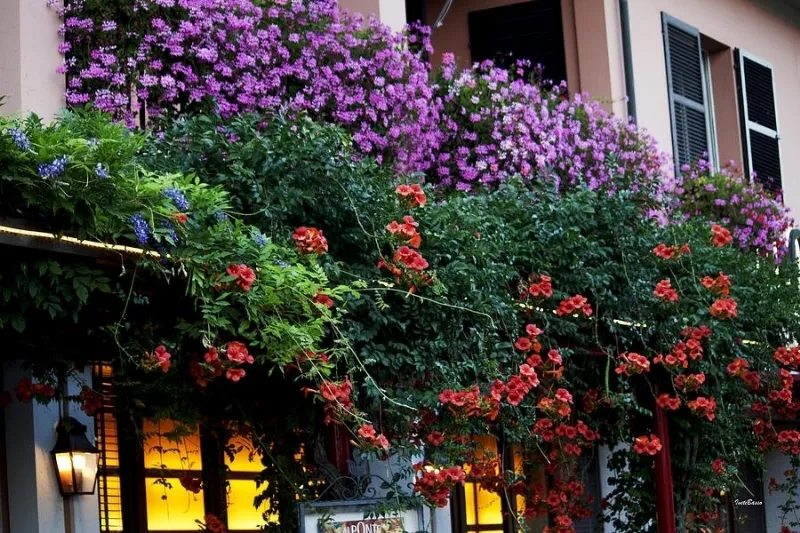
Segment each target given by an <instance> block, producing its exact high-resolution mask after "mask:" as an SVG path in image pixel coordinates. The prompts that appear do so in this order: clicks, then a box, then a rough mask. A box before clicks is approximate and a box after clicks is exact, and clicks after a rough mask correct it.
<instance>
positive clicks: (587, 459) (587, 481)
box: [573, 448, 602, 533]
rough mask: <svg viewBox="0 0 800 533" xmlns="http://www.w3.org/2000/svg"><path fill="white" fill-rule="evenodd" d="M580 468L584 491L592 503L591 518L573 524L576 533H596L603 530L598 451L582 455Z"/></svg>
mask: <svg viewBox="0 0 800 533" xmlns="http://www.w3.org/2000/svg"><path fill="white" fill-rule="evenodd" d="M580 468H581V473H582V475H583V476H582V477H583V483H584V490H585V493H586V495H587V497H590V498H591V499H592V501H591V502H590V503H589V511H591V513H592V514H591V516H589V517H588V518H584V519H583V520H579V521H577V522H575V524H573V527H574V528H575V533H595V532H596V531H600V530H602V523H601V522H600V500H601V497H600V495H601V490H600V463H599V460H598V457H597V449H596V448H595V449H594V450H587V452H586V454H584V455H581V459H580Z"/></svg>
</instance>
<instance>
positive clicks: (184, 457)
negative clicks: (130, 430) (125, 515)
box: [142, 420, 206, 531]
mask: <svg viewBox="0 0 800 533" xmlns="http://www.w3.org/2000/svg"><path fill="white" fill-rule="evenodd" d="M142 429H143V433H144V467H145V472H146V474H145V479H144V482H145V496H146V502H147V529H148V531H197V520H202V519H203V517H204V516H205V514H206V513H205V503H204V501H203V491H202V490H201V491H200V492H199V493H197V494H195V493H193V492H190V491H188V490H186V489H185V488H184V487H183V486H182V485H181V482H180V476H181V475H188V476H190V477H192V478H193V479H200V478H201V477H202V475H203V472H202V470H203V460H202V457H201V453H200V431H199V430H198V429H197V428H186V427H183V426H180V425H178V424H175V423H174V422H172V421H170V420H159V421H153V420H145V421H144V426H143V428H142Z"/></svg>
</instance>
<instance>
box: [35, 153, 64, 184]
mask: <svg viewBox="0 0 800 533" xmlns="http://www.w3.org/2000/svg"><path fill="white" fill-rule="evenodd" d="M66 168H67V156H65V155H62V156H59V157H56V158H55V159H53V161H52V162H50V163H41V164H40V165H39V167H38V168H37V171H38V172H39V175H40V176H41V177H42V178H44V179H48V178H56V177H58V176H60V175H62V174H63V173H64V170H66Z"/></svg>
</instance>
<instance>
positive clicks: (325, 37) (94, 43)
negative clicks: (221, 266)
mask: <svg viewBox="0 0 800 533" xmlns="http://www.w3.org/2000/svg"><path fill="white" fill-rule="evenodd" d="M124 4H125V5H127V6H128V7H124V6H123V7H120V8H119V9H121V10H125V9H128V10H130V11H131V12H130V13H119V14H118V15H119V18H122V17H123V16H124V17H125V20H130V21H131V22H130V23H126V24H125V25H123V24H119V25H118V26H117V27H116V28H114V26H113V24H111V22H113V20H111V19H112V18H114V17H111V16H109V13H108V12H107V11H104V12H103V13H93V12H91V11H90V10H89V8H88V7H86V6H88V5H89V4H88V3H86V4H83V3H81V2H75V3H70V5H69V7H68V8H66V12H65V15H64V16H65V17H66V18H65V23H64V32H65V35H66V41H67V42H68V43H71V46H69V47H67V48H68V49H69V50H68V51H66V52H65V63H64V66H63V70H64V71H65V72H67V74H68V91H67V101H68V102H69V103H74V104H77V103H83V102H88V101H91V102H92V103H93V104H94V105H95V106H96V107H98V108H100V109H102V110H105V111H109V112H111V113H114V114H115V115H116V116H117V117H118V118H121V119H125V120H127V121H128V122H130V123H135V122H136V119H137V116H136V111H133V112H132V111H130V108H131V104H132V103H133V102H132V100H131V98H130V96H131V94H134V93H135V95H136V102H138V104H139V106H140V107H141V109H140V110H139V111H142V110H146V112H147V114H148V115H149V116H157V115H159V114H162V115H163V114H174V113H177V112H178V111H179V110H181V111H182V110H193V109H194V110H204V109H205V110H207V109H213V110H215V111H216V112H218V113H220V114H221V115H223V116H226V117H229V116H233V115H235V114H237V113H241V112H261V113H266V114H269V113H275V112H289V113H307V114H309V115H311V116H312V117H314V118H316V119H318V120H324V121H328V122H333V123H336V124H338V125H340V126H342V127H343V128H345V129H346V130H348V131H349V132H350V133H351V134H352V135H353V138H354V141H355V144H356V147H357V149H358V152H359V153H360V154H362V155H369V156H373V157H375V158H376V159H377V160H378V161H379V162H382V163H386V164H391V165H393V166H394V167H395V168H396V169H397V170H398V171H400V172H423V173H425V174H426V175H427V177H428V180H429V181H431V182H434V183H440V184H442V185H443V186H448V187H456V188H458V189H462V190H475V189H476V188H478V187H480V186H490V187H491V186H495V185H497V184H498V183H500V182H502V181H504V180H505V179H506V178H508V177H509V176H514V175H520V176H522V177H523V179H528V180H532V179H547V180H551V181H552V182H554V183H555V184H556V185H558V186H562V187H566V186H569V185H572V184H575V183H578V182H585V183H587V184H588V185H589V186H590V187H592V188H599V187H604V186H608V187H609V189H611V190H613V188H614V187H615V186H617V185H614V184H615V183H617V181H618V179H617V178H620V177H621V176H625V177H626V179H627V181H625V180H623V181H622V182H620V183H622V184H623V185H624V186H625V187H632V188H634V189H636V188H640V187H641V186H642V185H647V186H648V187H650V186H653V184H654V183H656V182H657V180H656V179H655V178H656V177H657V176H658V175H659V174H660V172H661V168H662V165H663V163H664V161H663V158H662V156H661V154H660V153H659V152H658V151H657V150H656V148H655V145H654V143H653V142H652V140H651V139H650V138H648V137H646V136H644V135H642V134H641V133H640V132H638V131H637V130H636V129H635V127H633V126H632V125H628V124H625V123H624V122H620V121H618V120H616V119H614V118H612V117H611V116H610V115H609V114H608V113H606V112H605V111H603V110H602V109H601V108H600V106H599V105H598V104H597V103H595V102H592V101H590V100H588V98H587V97H586V96H585V95H578V96H576V97H575V98H574V99H573V100H570V99H568V98H565V97H562V96H560V95H559V94H560V93H559V90H558V88H556V90H551V91H548V90H543V89H541V88H540V87H538V86H537V85H535V84H532V83H529V82H527V81H526V80H524V79H522V77H521V76H519V75H517V73H515V72H509V71H507V70H504V69H500V68H496V67H495V66H493V65H492V64H491V63H486V64H483V65H476V66H475V67H474V68H472V69H469V70H467V71H465V72H458V71H457V69H456V67H455V62H454V60H453V58H452V57H447V56H446V57H445V59H444V61H443V66H442V68H441V69H440V71H439V72H438V73H436V74H435V75H433V74H432V73H431V72H430V66H429V63H428V62H427V61H426V60H425V59H424V54H425V53H430V52H432V49H431V46H430V41H429V30H428V29H427V28H414V29H413V31H411V32H410V33H409V34H408V35H404V34H396V33H392V32H391V30H390V29H388V28H387V27H385V26H382V25H381V24H379V23H377V22H376V21H374V20H370V21H369V23H368V25H367V27H366V29H365V27H364V20H363V19H362V18H361V17H358V16H348V15H343V14H341V13H340V12H339V9H338V4H337V1H336V0H316V1H311V0H293V1H291V2H290V1H288V0H271V1H258V2H256V1H255V0H169V1H167V0H136V2H134V4H133V5H132V6H131V5H128V4H127V3H124ZM93 17H94V19H96V20H97V21H102V30H100V29H97V28H96V27H97V26H99V25H100V24H90V23H89V22H86V21H87V20H89V21H90V22H91V20H92V18H93ZM408 41H411V43H412V46H409V45H408ZM76 45H80V46H76ZM86 50H89V52H88V53H86V52H85V51H86ZM78 51H80V54H79V53H78ZM209 105H211V106H213V107H211V108H209ZM134 107H135V106H134Z"/></svg>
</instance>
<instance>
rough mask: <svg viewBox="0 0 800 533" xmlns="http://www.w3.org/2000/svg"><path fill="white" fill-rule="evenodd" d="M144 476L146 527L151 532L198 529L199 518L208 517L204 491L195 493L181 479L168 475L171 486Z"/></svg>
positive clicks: (167, 480)
mask: <svg viewBox="0 0 800 533" xmlns="http://www.w3.org/2000/svg"><path fill="white" fill-rule="evenodd" d="M158 479H159V478H145V480H144V482H145V491H146V497H147V528H148V529H149V530H150V531H197V529H198V528H197V522H195V521H196V520H202V519H203V517H204V516H205V514H206V513H205V505H204V504H203V491H200V493H199V494H194V493H191V492H189V491H187V490H186V489H184V488H183V487H182V486H181V482H180V481H179V480H178V478H167V479H166V480H165V481H166V482H167V483H168V484H170V485H172V488H169V487H167V486H165V485H163V484H161V483H156V481H157V480H158Z"/></svg>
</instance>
